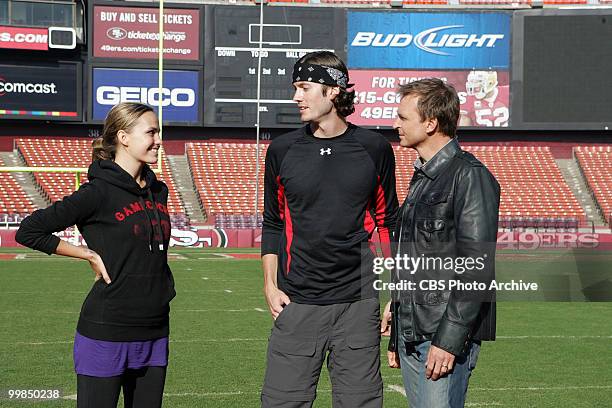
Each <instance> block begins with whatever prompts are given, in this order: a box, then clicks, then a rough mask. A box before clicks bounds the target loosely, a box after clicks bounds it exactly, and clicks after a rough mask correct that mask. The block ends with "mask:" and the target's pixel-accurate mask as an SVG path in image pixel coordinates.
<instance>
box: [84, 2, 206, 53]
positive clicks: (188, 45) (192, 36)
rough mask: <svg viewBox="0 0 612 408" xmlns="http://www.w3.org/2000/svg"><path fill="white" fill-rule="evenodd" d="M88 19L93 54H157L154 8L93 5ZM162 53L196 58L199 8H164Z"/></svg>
mask: <svg viewBox="0 0 612 408" xmlns="http://www.w3.org/2000/svg"><path fill="white" fill-rule="evenodd" d="M92 20H93V24H92V25H91V27H93V56H94V58H113V59H116V58H119V59H131V60H133V59H156V58H157V56H158V52H159V9H158V8H144V7H110V6H94V11H93V16H92ZM164 57H165V58H166V59H169V60H179V61H199V60H200V11H199V10H193V9H191V10H190V9H165V10H164Z"/></svg>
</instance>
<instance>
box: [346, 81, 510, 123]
mask: <svg viewBox="0 0 612 408" xmlns="http://www.w3.org/2000/svg"><path fill="white" fill-rule="evenodd" d="M349 76H350V78H351V82H353V83H355V90H356V94H355V100H356V102H357V104H356V105H355V113H354V114H353V115H351V116H350V117H349V120H350V121H351V122H352V123H354V124H356V125H361V126H389V127H390V126H392V125H393V122H394V121H395V118H397V109H398V105H399V103H400V99H401V98H400V96H399V94H398V93H397V88H398V86H400V85H403V84H408V83H410V82H413V81H416V80H418V79H422V78H431V77H434V78H440V79H442V80H443V81H444V82H447V83H449V84H451V85H453V86H454V87H455V89H456V90H457V94H458V95H459V102H460V103H461V116H460V118H459V126H473V127H507V126H508V124H509V118H510V109H509V108H510V92H509V89H508V88H509V78H508V71H502V70H500V71H494V70H472V71H397V70H388V71H385V70H350V71H349Z"/></svg>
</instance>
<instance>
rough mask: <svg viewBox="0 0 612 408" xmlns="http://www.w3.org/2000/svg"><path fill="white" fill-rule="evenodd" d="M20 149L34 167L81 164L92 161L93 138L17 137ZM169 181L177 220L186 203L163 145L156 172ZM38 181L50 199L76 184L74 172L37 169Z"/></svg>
mask: <svg viewBox="0 0 612 408" xmlns="http://www.w3.org/2000/svg"><path fill="white" fill-rule="evenodd" d="M15 144H16V146H17V150H18V151H19V153H20V154H21V155H22V157H23V158H24V160H25V162H26V163H27V165H28V166H32V167H42V166H47V167H82V168H86V167H88V166H89V164H90V163H91V139H76V138H74V139H51V138H49V139H43V138H27V139H16V141H15ZM80 177H81V179H80V182H81V183H84V182H86V181H87V175H86V174H85V173H83V174H81V176H80ZM157 177H158V178H159V179H160V180H162V181H164V182H165V183H166V185H168V210H169V211H170V214H171V216H172V220H173V221H174V217H175V216H177V215H178V218H177V220H178V221H184V219H185V218H186V215H185V207H184V205H183V202H182V199H181V198H180V195H179V193H178V190H177V187H176V185H175V182H174V179H173V178H172V170H171V168H170V165H169V162H168V159H167V157H166V156H165V153H164V151H163V148H162V174H160V175H158V176H157ZM34 178H35V180H36V183H37V184H38V186H39V187H40V189H41V191H42V192H43V194H44V195H45V196H46V197H47V199H48V200H49V201H50V202H54V201H57V200H61V199H62V198H63V197H65V196H67V195H70V194H71V193H72V192H73V191H74V190H75V188H76V178H75V175H74V174H73V173H34Z"/></svg>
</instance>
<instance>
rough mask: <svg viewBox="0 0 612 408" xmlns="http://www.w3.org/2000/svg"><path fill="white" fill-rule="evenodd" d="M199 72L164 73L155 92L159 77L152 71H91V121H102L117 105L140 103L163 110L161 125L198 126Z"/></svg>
mask: <svg viewBox="0 0 612 408" xmlns="http://www.w3.org/2000/svg"><path fill="white" fill-rule="evenodd" d="M200 77H201V75H200V72H199V71H181V70H166V71H164V78H163V80H164V86H163V88H162V89H161V91H160V90H159V88H158V73H157V71H156V70H152V69H123V68H94V69H93V72H92V80H91V83H92V92H91V95H90V96H91V98H92V104H91V106H92V109H91V111H90V112H91V115H92V117H91V119H92V120H96V121H102V120H104V118H106V114H107V113H108V111H109V110H110V109H111V108H112V107H113V106H115V105H116V104H118V103H120V102H140V103H144V104H147V105H151V106H153V108H154V109H155V110H156V111H157V110H158V107H159V106H160V105H161V106H162V107H163V117H164V122H165V121H168V122H173V123H176V124H181V125H198V124H199V123H200V121H201V120H200V118H201V113H200V112H201V109H200V101H201V100H202V99H201V97H200V95H199V89H200V88H201V87H200Z"/></svg>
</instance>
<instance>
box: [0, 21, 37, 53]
mask: <svg viewBox="0 0 612 408" xmlns="http://www.w3.org/2000/svg"><path fill="white" fill-rule="evenodd" d="M48 38H49V33H48V31H47V29H46V28H23V27H5V26H0V48H13V49H17V50H38V51H46V50H48V49H49V40H48Z"/></svg>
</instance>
